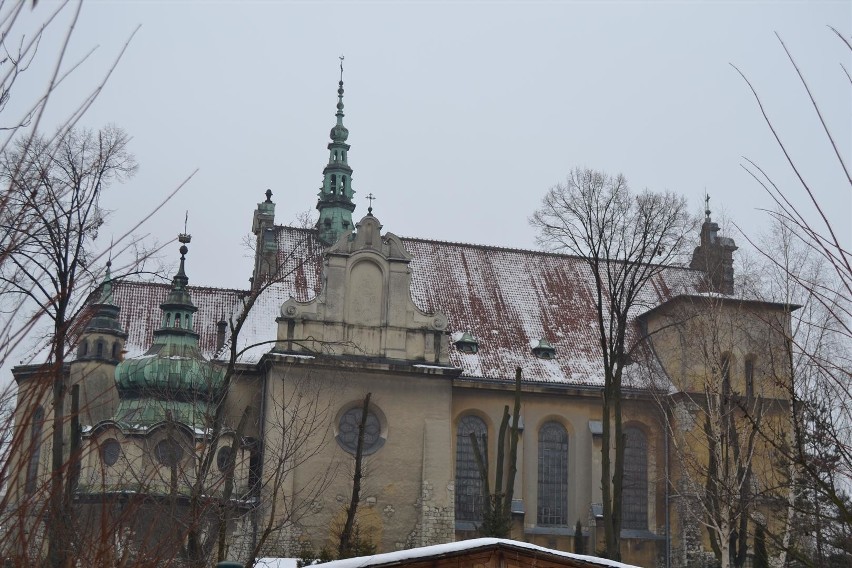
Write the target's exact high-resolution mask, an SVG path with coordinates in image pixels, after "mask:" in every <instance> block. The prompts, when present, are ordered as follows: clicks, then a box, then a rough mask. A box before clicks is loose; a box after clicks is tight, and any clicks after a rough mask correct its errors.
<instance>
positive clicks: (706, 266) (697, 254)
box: [689, 196, 737, 296]
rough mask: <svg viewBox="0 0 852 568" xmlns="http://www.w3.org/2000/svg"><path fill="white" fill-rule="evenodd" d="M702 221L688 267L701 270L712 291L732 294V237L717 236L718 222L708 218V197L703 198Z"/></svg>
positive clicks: (734, 245)
mask: <svg viewBox="0 0 852 568" xmlns="http://www.w3.org/2000/svg"><path fill="white" fill-rule="evenodd" d="M704 209H705V210H704V223H703V224H702V225H701V241H700V243H699V245H698V246H697V247H695V251H694V252H693V253H692V262H690V264H689V267H690V268H692V269H693V270H701V271H702V272H704V274H705V282H706V284H707V287H708V288H709V290H710V291H712V292H718V293H720V294H726V295H729V296H730V295H732V294H733V293H734V251H735V250H737V245H736V244H735V243H734V239H731V238H728V237H722V236H719V224H718V223H715V222H713V220H712V219H711V218H710V197H709V196H707V197H706V198H705V206H704Z"/></svg>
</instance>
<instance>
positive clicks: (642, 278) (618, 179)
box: [531, 168, 693, 560]
mask: <svg viewBox="0 0 852 568" xmlns="http://www.w3.org/2000/svg"><path fill="white" fill-rule="evenodd" d="M531 223H532V224H533V226H535V227H537V228H538V229H539V237H538V240H539V242H540V243H541V244H542V245H544V246H546V247H548V248H551V249H557V250H562V251H565V252H568V253H570V254H573V255H576V256H578V257H580V258H581V259H582V260H583V261H585V263H586V264H587V266H588V267H589V269H590V270H591V273H592V277H593V279H594V290H595V309H596V315H597V339H598V341H599V343H600V349H601V351H600V353H601V364H602V367H603V369H602V370H603V376H604V390H603V416H602V420H603V438H602V443H603V450H602V456H601V457H602V460H601V462H602V463H601V466H602V474H601V487H602V491H603V517H604V534H605V544H606V554H607V555H608V556H609V557H610V558H613V559H616V560H617V559H620V558H621V551H620V533H621V521H622V515H621V501H622V494H623V477H624V442H623V439H624V431H623V427H622V412H621V383H622V373H623V370H624V366H625V365H626V363H627V361H628V358H629V356H630V353H631V351H632V350H633V349H634V347H635V345H630V344H629V343H628V340H629V334H628V326H629V325H630V322H631V319H630V318H631V315H633V314H634V309H635V308H637V307H638V306H637V302H638V300H639V297H640V294H641V292H642V290H643V288H644V287H645V286H646V284H647V283H648V282H649V281H650V280H651V279H652V278H653V277H654V276H656V275H658V274H660V273H661V272H662V271H663V270H665V268H666V266H668V265H671V264H673V263H677V262H679V261H681V260H682V259H683V255H684V254H685V253H686V248H687V247H686V245H687V234H688V233H689V231H690V229H691V228H692V227H693V221H692V219H691V218H690V215H689V214H688V212H687V207H686V201H685V200H684V198H683V197H679V196H676V195H674V194H672V193H668V192H667V193H654V192H651V191H647V190H646V191H644V192H641V193H638V194H637V193H634V192H632V191H631V190H630V188H629V187H628V185H627V180H626V179H625V178H624V177H623V176H621V175H618V176H615V177H612V176H609V175H607V174H604V173H601V172H596V171H593V170H588V169H587V170H581V169H579V168H578V169H575V170H573V171H572V172H571V173H570V174H569V175H568V178H567V180H566V183H565V184H561V185H557V186H556V187H554V188H552V189H551V190H550V191H548V192H547V194H546V195H545V197H544V199H543V200H542V204H541V207H540V208H539V210H538V211H536V213H535V214H534V216H533V217H532V219H531ZM611 452H613V453H614V460H613V456H612V454H611Z"/></svg>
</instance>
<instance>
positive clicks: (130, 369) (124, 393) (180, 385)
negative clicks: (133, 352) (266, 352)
mask: <svg viewBox="0 0 852 568" xmlns="http://www.w3.org/2000/svg"><path fill="white" fill-rule="evenodd" d="M180 238H181V242H183V243H187V242H189V238H190V237H189V235H181V237H180ZM180 252H181V258H180V268H179V269H178V272H177V274H176V275H175V277H174V278H173V280H172V288H171V290H170V291H169V295H168V297H167V298H166V301H165V302H163V303H162V304H160V309H161V310H162V325H161V326H160V328H159V329H157V330H155V331H154V342H153V344H152V345H151V347H150V348H149V349H148V351H147V352H146V353H145V354H144V355H142V356H141V357H135V358H132V359H127V360H125V361H123V362H121V363H120V364H119V365H118V367H117V368H116V370H115V381H116V387H117V388H118V394H119V399H120V401H119V405H118V411H117V412H116V417H115V419H116V421H118V422H123V423H126V424H130V425H141V426H149V425H152V424H155V423H157V422H162V421H164V420H174V421H177V422H182V423H184V424H187V425H189V426H194V427H204V426H206V425H209V424H210V423H211V422H212V411H213V409H215V404H216V401H217V400H218V397H219V396H220V394H221V391H222V386H223V383H224V369H222V367H221V366H219V365H215V364H213V363H211V362H210V361H208V360H207V359H205V358H204V356H203V355H202V354H201V351H200V350H199V348H198V334H197V333H196V332H195V331H193V329H192V316H193V314H195V312H196V311H197V310H198V308H196V307H195V305H194V304H193V303H192V298H191V297H190V294H189V290H187V284H188V283H189V279H188V278H187V276H186V273H185V271H184V262H185V260H186V253H187V252H188V249H187V248H186V245H185V244H184V245H183V246H181V248H180Z"/></svg>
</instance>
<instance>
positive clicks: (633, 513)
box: [621, 428, 648, 530]
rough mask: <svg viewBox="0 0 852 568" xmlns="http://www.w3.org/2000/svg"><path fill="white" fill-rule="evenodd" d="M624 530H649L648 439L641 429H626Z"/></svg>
mask: <svg viewBox="0 0 852 568" xmlns="http://www.w3.org/2000/svg"><path fill="white" fill-rule="evenodd" d="M624 436H625V438H626V444H625V446H624V494H623V496H622V497H623V511H622V515H623V517H622V524H621V526H622V528H625V529H638V530H644V529H647V528H648V438H647V437H646V436H645V433H644V432H642V430H640V429H639V428H625V429H624Z"/></svg>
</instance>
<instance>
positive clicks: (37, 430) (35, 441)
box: [24, 406, 44, 493]
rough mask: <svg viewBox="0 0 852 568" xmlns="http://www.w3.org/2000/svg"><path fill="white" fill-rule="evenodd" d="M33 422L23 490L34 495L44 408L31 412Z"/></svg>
mask: <svg viewBox="0 0 852 568" xmlns="http://www.w3.org/2000/svg"><path fill="white" fill-rule="evenodd" d="M32 420H33V422H32V425H31V426H30V461H29V463H28V464H27V480H26V484H25V486H24V490H25V491H26V492H27V493H35V490H36V481H38V462H39V458H40V457H41V431H42V427H43V426H44V408H42V407H41V406H39V407H37V408H36V409H35V411H34V412H33V418H32Z"/></svg>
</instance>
